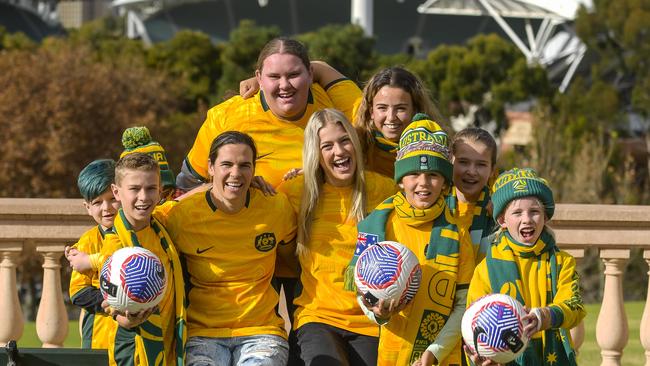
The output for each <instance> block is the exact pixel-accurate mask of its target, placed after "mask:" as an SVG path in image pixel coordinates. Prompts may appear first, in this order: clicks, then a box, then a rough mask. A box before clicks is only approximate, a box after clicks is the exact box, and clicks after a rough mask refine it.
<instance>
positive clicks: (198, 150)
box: [185, 97, 241, 180]
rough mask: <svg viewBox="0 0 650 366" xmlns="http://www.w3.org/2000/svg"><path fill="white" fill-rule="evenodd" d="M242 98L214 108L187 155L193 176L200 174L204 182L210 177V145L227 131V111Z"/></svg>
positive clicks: (236, 98)
mask: <svg viewBox="0 0 650 366" xmlns="http://www.w3.org/2000/svg"><path fill="white" fill-rule="evenodd" d="M237 100H241V97H232V98H230V99H228V100H226V101H225V102H223V103H220V104H218V105H216V106H214V107H212V108H211V109H210V110H209V111H208V115H207V117H206V119H205V121H204V122H203V125H201V128H200V129H199V132H198V133H197V134H196V139H195V140H194V145H193V146H192V149H191V150H190V152H189V153H188V154H187V157H186V159H185V161H186V162H187V164H188V165H189V168H190V170H191V171H192V173H193V174H198V175H200V176H201V178H202V179H203V180H206V179H207V177H208V156H209V154H210V145H212V140H214V138H215V137H217V136H218V135H219V134H220V133H221V132H224V131H226V128H225V126H226V116H227V113H226V111H227V110H228V108H229V107H230V106H231V105H232V104H233V103H234V102H236V101H237Z"/></svg>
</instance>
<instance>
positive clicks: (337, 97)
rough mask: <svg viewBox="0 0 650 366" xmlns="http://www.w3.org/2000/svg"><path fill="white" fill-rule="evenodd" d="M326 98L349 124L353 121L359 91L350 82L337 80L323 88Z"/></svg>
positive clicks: (359, 94) (355, 85) (359, 95)
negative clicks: (328, 98)
mask: <svg viewBox="0 0 650 366" xmlns="http://www.w3.org/2000/svg"><path fill="white" fill-rule="evenodd" d="M324 89H325V91H326V92H327V96H329V97H330V99H331V100H332V103H333V104H334V107H335V108H336V109H338V110H340V111H341V112H343V114H345V116H346V117H347V118H348V121H350V123H353V121H354V111H356V109H357V108H356V106H357V104H358V103H359V101H360V100H361V95H362V93H361V89H359V87H358V86H357V84H355V83H354V82H353V81H352V80H349V79H339V80H335V81H333V82H331V83H330V84H329V85H326V86H325V88H324Z"/></svg>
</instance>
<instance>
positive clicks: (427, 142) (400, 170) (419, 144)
mask: <svg viewBox="0 0 650 366" xmlns="http://www.w3.org/2000/svg"><path fill="white" fill-rule="evenodd" d="M452 171H453V167H452V165H451V161H450V160H449V137H448V136H447V133H446V132H445V131H444V130H443V129H442V128H441V127H440V125H438V124H437V123H436V122H434V121H433V120H431V118H430V117H429V116H427V115H426V114H424V113H418V114H416V115H415V116H413V119H412V121H411V123H410V124H409V125H408V126H407V127H406V129H404V131H403V132H402V136H400V138H399V150H398V151H397V158H396V160H395V182H397V183H399V182H400V180H401V179H402V178H403V177H404V176H405V175H407V174H410V173H413V172H439V173H440V174H441V175H442V176H443V177H445V179H446V180H447V183H451V178H452Z"/></svg>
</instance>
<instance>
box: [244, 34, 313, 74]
mask: <svg viewBox="0 0 650 366" xmlns="http://www.w3.org/2000/svg"><path fill="white" fill-rule="evenodd" d="M276 53H288V54H290V55H294V56H296V57H298V58H299V59H300V61H302V63H303V65H305V67H306V68H307V70H309V66H310V61H309V55H308V54H307V48H306V47H305V45H303V44H302V43H300V42H298V41H296V40H295V39H291V38H286V37H279V38H274V39H272V40H270V41H269V42H268V43H267V44H266V45H264V48H262V51H260V55H259V56H258V57H257V64H256V68H257V70H259V71H262V67H263V66H264V60H266V58H267V57H269V56H271V55H273V54H276Z"/></svg>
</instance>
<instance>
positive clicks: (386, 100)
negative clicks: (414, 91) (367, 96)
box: [370, 85, 415, 142]
mask: <svg viewBox="0 0 650 366" xmlns="http://www.w3.org/2000/svg"><path fill="white" fill-rule="evenodd" d="M414 114H415V110H414V107H413V100H412V98H411V94H409V93H408V92H407V91H405V90H404V89H401V88H397V87H394V86H388V85H385V86H383V87H381V88H380V89H379V90H378V91H377V94H376V95H375V97H374V98H372V109H371V112H370V117H371V118H372V121H373V123H374V126H375V128H376V129H377V131H379V132H381V133H382V134H383V135H384V137H385V138H387V139H389V140H391V141H393V142H398V141H399V137H400V135H401V134H402V131H404V128H406V126H407V125H408V124H409V123H410V122H411V118H413V115H414Z"/></svg>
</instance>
